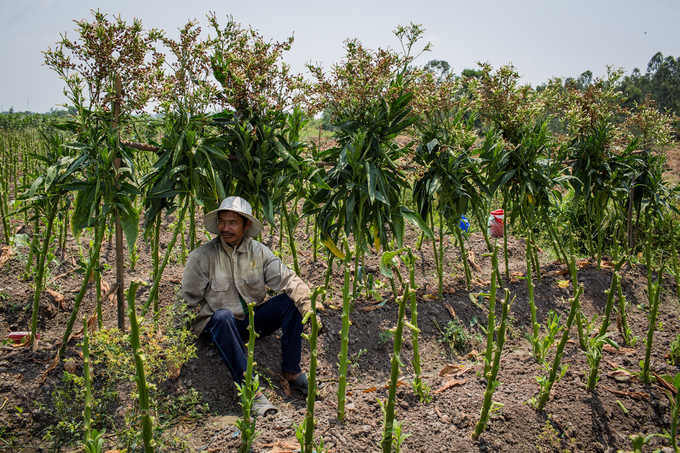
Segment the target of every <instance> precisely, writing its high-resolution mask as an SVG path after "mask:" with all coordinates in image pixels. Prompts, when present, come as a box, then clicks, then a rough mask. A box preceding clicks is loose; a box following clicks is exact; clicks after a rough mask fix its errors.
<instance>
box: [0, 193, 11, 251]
mask: <svg viewBox="0 0 680 453" xmlns="http://www.w3.org/2000/svg"><path fill="white" fill-rule="evenodd" d="M8 212H9V209H8V206H7V187H6V186H5V188H4V190H3V195H2V196H0V217H2V232H3V235H4V237H5V245H9V238H10V228H9V218H8V217H9V216H8V214H7V213H8Z"/></svg>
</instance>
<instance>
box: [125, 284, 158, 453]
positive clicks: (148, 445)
mask: <svg viewBox="0 0 680 453" xmlns="http://www.w3.org/2000/svg"><path fill="white" fill-rule="evenodd" d="M141 284H142V283H141V282H139V281H132V282H130V288H129V289H128V292H127V303H128V318H129V319H130V344H131V345H132V353H133V354H134V357H135V368H136V370H137V374H136V375H135V378H134V380H135V382H136V383H137V392H138V396H137V399H138V401H139V413H140V418H141V419H142V439H143V441H144V451H145V452H146V453H153V451H154V448H153V418H152V417H151V409H150V405H149V386H148V384H147V382H146V374H145V371H144V362H145V360H146V359H145V358H144V353H143V351H142V347H141V343H140V341H139V323H138V322H137V310H136V309H135V294H136V293H137V288H138V287H139V286H140V285H141Z"/></svg>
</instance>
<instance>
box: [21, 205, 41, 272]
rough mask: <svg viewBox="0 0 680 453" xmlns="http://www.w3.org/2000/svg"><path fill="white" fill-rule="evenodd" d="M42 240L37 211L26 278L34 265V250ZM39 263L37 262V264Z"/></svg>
mask: <svg viewBox="0 0 680 453" xmlns="http://www.w3.org/2000/svg"><path fill="white" fill-rule="evenodd" d="M39 240H40V216H39V215H38V213H37V212H36V213H35V219H34V220H33V237H32V238H31V246H30V247H29V248H28V259H27V260H26V269H25V270H24V279H25V280H28V279H29V278H30V277H31V266H32V265H33V251H34V250H37V249H38V242H39ZM37 265H38V263H36V266H37Z"/></svg>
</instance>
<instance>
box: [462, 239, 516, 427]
mask: <svg viewBox="0 0 680 453" xmlns="http://www.w3.org/2000/svg"><path fill="white" fill-rule="evenodd" d="M506 234H507V231H506ZM509 298H510V291H509V290H508V289H506V290H505V298H504V299H503V314H502V316H501V325H500V327H499V328H498V338H497V340H496V352H495V354H494V358H493V366H492V367H491V373H490V374H489V376H488V377H487V380H486V391H485V392H484V403H483V404H482V410H481V413H480V417H479V421H478V422H477V425H476V426H475V430H474V432H473V433H472V434H471V437H472V440H477V439H479V436H480V435H481V434H482V432H483V431H484V429H485V428H486V425H487V423H489V416H490V415H491V413H492V412H493V411H494V410H496V409H497V408H498V407H501V406H502V404H500V403H494V402H493V400H492V398H493V392H494V391H495V390H496V388H497V387H498V386H499V385H500V382H498V381H497V380H496V377H497V376H498V370H499V368H500V363H501V353H502V352H503V344H504V343H505V330H506V326H507V320H508V311H509V309H510V302H508V299H509Z"/></svg>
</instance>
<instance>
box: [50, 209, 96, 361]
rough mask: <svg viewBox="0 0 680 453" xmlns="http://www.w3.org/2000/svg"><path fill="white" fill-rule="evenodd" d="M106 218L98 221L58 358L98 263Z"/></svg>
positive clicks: (62, 355)
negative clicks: (83, 275)
mask: <svg viewBox="0 0 680 453" xmlns="http://www.w3.org/2000/svg"><path fill="white" fill-rule="evenodd" d="M106 217H107V216H104V217H102V219H101V220H100V221H99V227H98V231H97V234H96V235H95V239H94V243H93V244H92V248H91V249H90V259H89V261H88V263H87V269H85V277H84V278H83V283H82V284H81V285H80V291H79V292H78V295H77V296H76V300H75V302H74V303H73V310H72V311H71V318H70V319H69V321H68V323H67V324H66V330H65V331H64V336H63V337H62V340H61V346H60V347H59V352H58V353H57V356H58V357H59V358H62V357H64V352H66V346H67V345H68V339H69V337H70V336H71V331H72V330H73V324H74V323H75V321H76V317H77V316H78V311H79V310H80V304H81V302H82V301H83V298H84V297H85V293H86V292H87V284H88V283H89V281H90V278H92V272H93V271H94V266H95V264H96V263H98V262H99V251H100V249H101V245H102V241H103V239H104V232H105V230H106V229H105V228H104V225H105V222H106Z"/></svg>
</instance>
